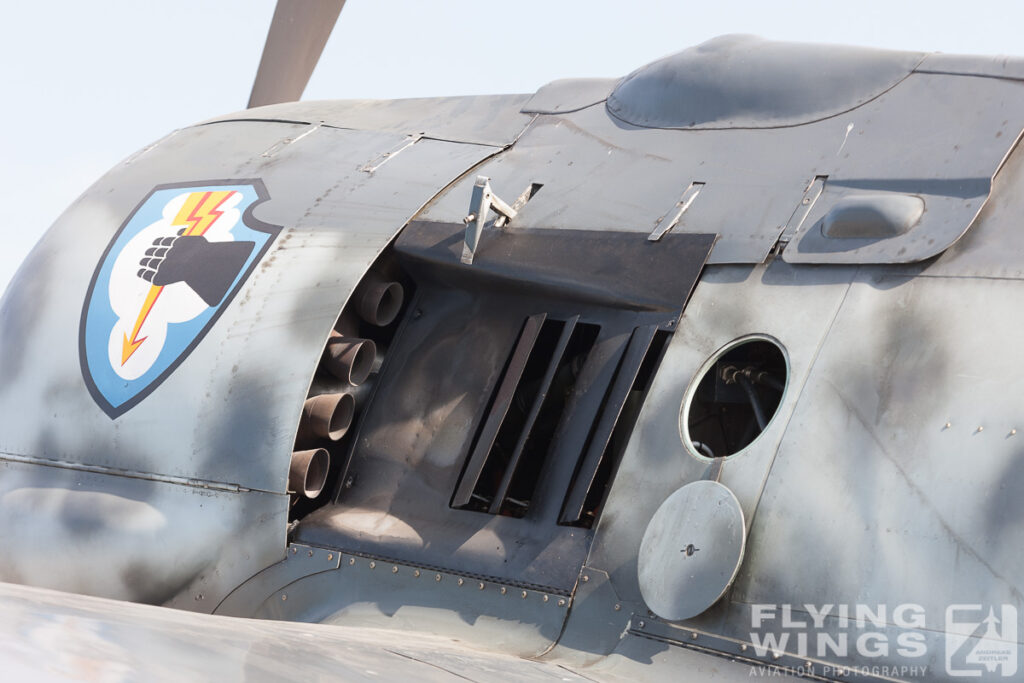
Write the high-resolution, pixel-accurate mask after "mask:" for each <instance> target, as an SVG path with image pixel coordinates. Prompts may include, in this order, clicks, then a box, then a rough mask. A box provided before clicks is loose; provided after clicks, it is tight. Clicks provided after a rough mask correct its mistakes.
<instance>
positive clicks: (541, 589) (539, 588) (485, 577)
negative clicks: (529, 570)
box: [309, 545, 572, 598]
mask: <svg viewBox="0 0 1024 683" xmlns="http://www.w3.org/2000/svg"><path fill="white" fill-rule="evenodd" d="M309 547H310V548H313V549H315V550H321V551H324V552H331V551H333V552H336V553H338V554H339V555H344V556H348V557H362V558H364V559H367V560H374V561H375V562H381V563H383V564H392V565H400V566H403V567H412V568H413V569H425V570H427V571H432V572H442V573H444V574H447V575H450V576H457V577H463V578H467V579H473V580H474V581H486V582H488V583H493V584H496V585H502V586H512V587H515V588H525V589H527V590H532V591H536V592H538V593H547V594H549V595H557V596H559V597H566V598H567V597H572V593H571V592H569V591H566V590H563V589H561V588H555V587H554V586H543V585H541V584H537V583H529V582H527V581H516V580H515V579H509V578H504V577H501V576H493V575H490V574H475V573H473V572H467V571H463V570H460V569H451V568H449V567H442V566H439V565H435V564H426V563H423V562H415V561H410V560H402V559H398V558H396V557H388V556H382V555H374V554H372V553H365V552H361V551H353V550H346V549H344V548H332V547H327V546H314V545H311V546H309Z"/></svg>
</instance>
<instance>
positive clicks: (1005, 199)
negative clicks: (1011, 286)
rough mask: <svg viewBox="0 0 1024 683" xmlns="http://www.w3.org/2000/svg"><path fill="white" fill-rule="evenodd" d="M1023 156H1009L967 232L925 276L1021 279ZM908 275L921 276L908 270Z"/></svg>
mask: <svg viewBox="0 0 1024 683" xmlns="http://www.w3.org/2000/svg"><path fill="white" fill-rule="evenodd" d="M1022 183H1024V154H1022V153H1021V151H1020V148H1019V147H1018V148H1017V149H1016V150H1014V152H1013V153H1011V154H1010V157H1009V159H1007V160H1006V163H1005V164H1004V165H1003V168H1002V170H1001V171H1000V172H999V175H997V176H996V178H995V181H994V182H993V185H992V196H991V198H990V199H989V200H988V202H986V203H985V206H984V207H983V208H982V210H981V213H979V214H978V218H977V220H975V222H974V225H973V226H972V227H971V229H970V230H968V231H967V234H965V235H964V236H963V237H961V238H960V240H958V241H957V242H956V244H954V245H953V246H952V247H950V248H949V249H947V250H946V251H945V252H944V253H943V254H942V255H940V256H939V257H938V258H937V259H935V261H934V262H932V263H930V264H928V266H927V269H926V270H924V272H925V273H926V274H928V275H932V276H950V277H997V278H1022V277H1024V231H1022V230H1021V229H1020V216H1021V215H1022V214H1024V193H1022V192H1020V190H1019V188H1020V187H1021V184H1022ZM906 272H907V273H908V274H916V273H918V272H921V269H920V268H915V269H908V270H907V271H906Z"/></svg>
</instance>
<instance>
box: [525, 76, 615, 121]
mask: <svg viewBox="0 0 1024 683" xmlns="http://www.w3.org/2000/svg"><path fill="white" fill-rule="evenodd" d="M617 82H618V79H615V78H565V79H561V80H558V81H552V82H551V83H548V84H547V85H542V86H541V87H540V88H539V89H538V90H537V92H535V93H534V94H533V95H531V96H530V99H529V101H528V102H527V103H526V104H524V105H523V108H522V109H521V111H522V112H523V113H524V114H565V113H568V112H571V111H578V110H580V109H583V108H585V107H591V106H593V105H595V104H598V103H600V102H604V101H605V100H606V99H608V95H609V94H610V93H611V92H612V89H613V88H614V87H615V84H616V83H617Z"/></svg>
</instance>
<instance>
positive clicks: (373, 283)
mask: <svg viewBox="0 0 1024 683" xmlns="http://www.w3.org/2000/svg"><path fill="white" fill-rule="evenodd" d="M354 299H355V304H356V313H358V314H359V317H360V318H362V319H363V320H365V321H366V322H368V323H370V324H371V325H376V326H377V327H384V326H385V325H390V324H391V323H392V321H394V319H395V317H396V316H397V315H398V312H399V311H400V310H402V302H403V300H404V299H405V290H404V289H403V288H402V285H400V284H399V283H397V282H394V281H389V280H383V279H379V278H376V277H373V276H368V277H367V279H365V280H364V281H363V283H362V284H361V285H359V288H358V289H357V290H356V292H355V296H354Z"/></svg>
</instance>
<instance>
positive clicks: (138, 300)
mask: <svg viewBox="0 0 1024 683" xmlns="http://www.w3.org/2000/svg"><path fill="white" fill-rule="evenodd" d="M189 194H191V192H183V193H181V194H180V195H177V196H176V197H174V198H173V199H171V200H170V201H169V202H167V204H166V205H165V206H164V209H163V212H162V214H163V215H162V218H161V219H160V220H158V221H156V222H155V223H152V224H151V225H148V226H146V227H145V228H143V229H142V230H141V231H140V232H139V234H137V235H136V236H135V237H133V238H132V239H131V241H129V242H128V244H126V245H125V247H124V249H122V251H121V253H120V254H118V256H117V259H116V260H115V261H114V266H113V269H112V271H111V274H110V288H109V291H108V295H109V297H110V306H111V308H112V309H113V310H114V314H115V315H117V318H118V320H117V322H116V323H115V324H114V328H113V330H111V332H110V339H109V341H108V344H107V356H108V358H109V360H110V366H111V367H112V368H113V370H114V372H115V373H117V375H118V376H119V377H121V378H123V379H126V380H133V379H138V378H139V377H141V376H142V375H144V374H145V373H146V372H147V371H148V370H149V369H150V368H151V367H153V364H154V363H155V362H156V360H157V358H158V357H159V356H160V352H161V351H162V350H163V348H164V342H165V341H166V340H167V326H168V325H170V324H172V323H183V322H187V321H189V320H192V319H194V318H195V317H196V316H198V315H200V314H201V313H202V312H203V311H205V310H206V309H207V308H209V307H208V306H207V305H206V303H205V302H204V301H203V300H202V299H201V298H199V295H198V294H196V293H195V292H194V291H192V289H191V288H190V287H189V286H188V285H187V284H185V283H184V282H176V283H174V284H170V285H166V286H165V287H164V288H163V290H162V291H161V292H160V297H159V298H158V299H157V301H156V304H154V306H153V309H152V310H151V311H150V313H149V316H148V317H147V318H146V320H145V322H144V323H143V325H142V328H141V329H140V330H139V335H138V338H139V339H141V338H143V337H145V338H146V341H145V342H143V343H142V344H141V345H139V347H138V348H137V349H136V350H135V352H134V353H133V354H132V355H131V356H130V357H129V358H128V359H127V361H126V362H125V363H124V364H123V365H122V363H121V354H122V350H123V345H124V337H125V335H127V336H128V338H129V339H131V338H132V333H133V331H134V328H135V323H136V321H137V319H138V316H139V312H140V311H141V310H142V306H143V304H144V302H145V301H146V296H147V295H148V294H149V290H150V287H151V286H152V285H151V284H150V283H149V282H147V281H146V280H143V279H142V278H140V277H139V276H138V272H139V268H140V266H139V261H140V260H142V259H143V258H145V257H146V250H147V249H149V248H150V247H152V246H153V241H154V240H156V239H159V238H162V237H174V236H175V235H177V233H178V230H180V229H181V226H174V225H172V224H171V223H172V221H173V220H174V218H175V217H176V216H177V215H178V212H179V211H180V210H181V207H182V205H183V204H184V203H185V200H186V199H187V198H188V195H189ZM241 201H242V194H241V193H240V192H235V193H233V194H232V195H231V196H230V197H228V198H227V199H226V200H225V201H224V203H223V204H222V205H221V206H220V208H219V210H220V211H222V212H223V213H222V215H221V216H220V217H219V218H218V219H217V220H216V221H214V223H213V224H212V225H211V226H210V228H209V229H208V230H207V231H206V233H205V234H204V235H203V236H204V237H205V238H206V239H207V240H208V241H210V242H233V241H234V239H235V238H234V236H233V235H232V234H231V229H232V228H233V227H234V226H235V224H236V223H237V222H238V220H239V219H240V218H241V212H240V211H239V210H238V209H237V208H236V207H237V206H238V204H239V202H241Z"/></svg>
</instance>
